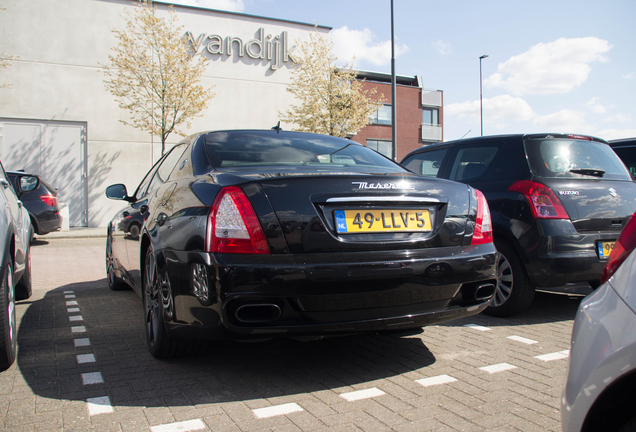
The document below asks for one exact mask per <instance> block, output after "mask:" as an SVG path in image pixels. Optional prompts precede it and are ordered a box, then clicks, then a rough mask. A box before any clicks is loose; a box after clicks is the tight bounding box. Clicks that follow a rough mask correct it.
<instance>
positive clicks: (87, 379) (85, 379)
mask: <svg viewBox="0 0 636 432" xmlns="http://www.w3.org/2000/svg"><path fill="white" fill-rule="evenodd" d="M103 382H104V378H103V377H102V374H101V372H90V373H83V374H82V384H84V385H91V384H102V383H103Z"/></svg>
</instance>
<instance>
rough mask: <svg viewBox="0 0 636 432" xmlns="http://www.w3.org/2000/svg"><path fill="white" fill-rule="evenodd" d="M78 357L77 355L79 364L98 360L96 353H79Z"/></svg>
mask: <svg viewBox="0 0 636 432" xmlns="http://www.w3.org/2000/svg"><path fill="white" fill-rule="evenodd" d="M76 357H77V364H84V363H95V362H96V360H95V354H78V355H77V356H76Z"/></svg>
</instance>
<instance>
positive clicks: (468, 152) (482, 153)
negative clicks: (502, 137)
mask: <svg viewBox="0 0 636 432" xmlns="http://www.w3.org/2000/svg"><path fill="white" fill-rule="evenodd" d="M498 151H499V146H497V145H495V144H488V145H483V146H457V147H456V148H455V151H454V152H453V157H452V158H451V166H450V173H449V174H448V178H449V179H451V180H455V181H458V182H462V183H467V182H469V181H473V180H477V179H479V178H481V177H483V176H484V174H486V171H487V170H488V167H489V166H490V164H491V163H492V161H493V159H494V158H495V156H496V155H497V152H498Z"/></svg>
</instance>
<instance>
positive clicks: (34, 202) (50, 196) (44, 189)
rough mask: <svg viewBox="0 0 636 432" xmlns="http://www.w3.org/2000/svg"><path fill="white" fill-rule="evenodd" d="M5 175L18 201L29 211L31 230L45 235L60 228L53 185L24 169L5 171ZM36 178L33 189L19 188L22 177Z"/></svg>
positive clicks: (56, 196)
mask: <svg viewBox="0 0 636 432" xmlns="http://www.w3.org/2000/svg"><path fill="white" fill-rule="evenodd" d="M7 177H8V178H9V180H10V181H11V183H12V184H13V189H14V190H15V191H16V193H17V194H18V198H19V199H20V201H22V202H23V203H24V206H25V207H26V209H27V210H28V211H29V216H30V217H31V224H32V225H33V231H34V233H35V234H38V235H45V234H48V233H50V232H53V231H59V230H60V229H61V228H62V216H61V215H60V205H59V203H58V196H59V193H58V191H57V189H56V188H55V187H53V186H52V185H51V184H50V183H48V182H47V181H45V180H44V179H42V178H41V177H40V176H37V175H34V174H28V173H26V172H24V171H7ZM25 177H26V178H37V179H38V186H37V188H35V189H34V190H31V191H24V190H22V189H20V187H19V186H20V182H21V181H22V179H23V178H25Z"/></svg>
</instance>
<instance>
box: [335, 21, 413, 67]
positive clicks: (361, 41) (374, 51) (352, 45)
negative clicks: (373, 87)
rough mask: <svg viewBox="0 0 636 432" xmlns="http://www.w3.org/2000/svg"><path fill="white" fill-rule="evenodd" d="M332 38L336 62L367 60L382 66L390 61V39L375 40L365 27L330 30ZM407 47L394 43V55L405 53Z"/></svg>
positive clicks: (345, 27)
mask: <svg viewBox="0 0 636 432" xmlns="http://www.w3.org/2000/svg"><path fill="white" fill-rule="evenodd" d="M331 39H332V40H333V43H334V47H333V52H334V54H335V55H336V56H337V57H338V63H346V62H349V61H351V59H352V58H353V57H355V58H356V61H365V62H369V63H371V64H373V65H375V66H383V65H386V64H389V63H390V62H391V40H387V41H383V42H382V41H376V37H375V35H374V34H373V33H372V32H371V30H369V29H368V28H365V29H364V30H349V28H348V27H347V26H344V27H341V28H339V29H335V30H332V31H331ZM408 50H409V47H408V46H407V45H404V44H398V43H396V44H395V56H396V57H397V56H399V55H401V54H404V53H406V52H407V51H408Z"/></svg>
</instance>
